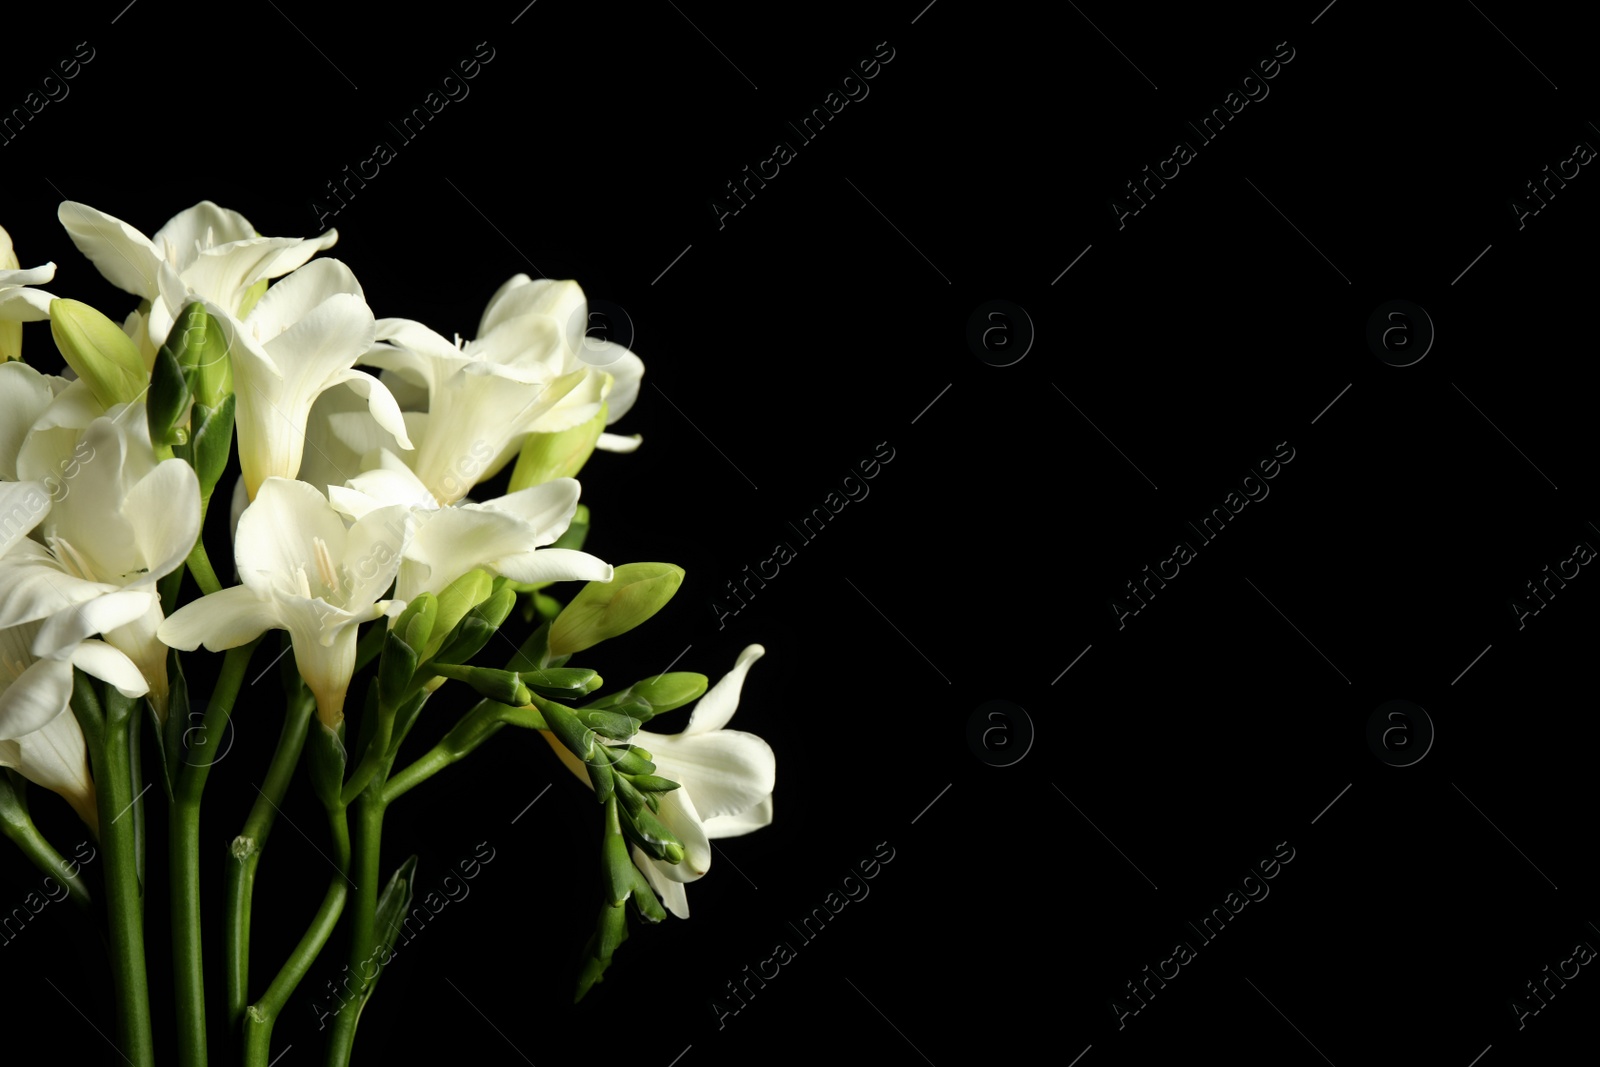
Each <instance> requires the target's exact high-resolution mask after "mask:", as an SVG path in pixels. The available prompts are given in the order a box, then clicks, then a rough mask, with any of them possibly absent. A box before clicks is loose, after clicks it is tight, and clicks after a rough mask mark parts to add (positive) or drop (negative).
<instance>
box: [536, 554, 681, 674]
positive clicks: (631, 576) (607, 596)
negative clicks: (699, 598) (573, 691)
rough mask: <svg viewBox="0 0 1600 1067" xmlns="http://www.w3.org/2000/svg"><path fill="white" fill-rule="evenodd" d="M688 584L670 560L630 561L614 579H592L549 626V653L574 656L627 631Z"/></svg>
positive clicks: (677, 567)
mask: <svg viewBox="0 0 1600 1067" xmlns="http://www.w3.org/2000/svg"><path fill="white" fill-rule="evenodd" d="M682 584H683V568H682V567H679V566H676V565H674V564H671V563H625V564H623V565H622V566H620V567H617V568H616V569H615V576H614V577H613V578H612V580H611V581H609V582H590V583H589V584H587V585H585V586H584V587H583V588H582V589H581V590H579V592H578V595H577V596H575V597H573V598H572V602H571V603H570V604H568V605H567V606H566V608H565V609H563V610H562V612H561V614H560V615H558V616H556V621H555V622H553V623H552V624H551V625H550V652H551V654H552V655H555V656H565V655H571V654H572V653H574V652H582V651H583V650H584V649H586V648H592V647H593V646H595V645H598V644H599V643H600V642H602V641H605V640H607V639H608V638H612V637H616V636H617V635H619V634H625V633H627V632H628V631H629V630H631V629H633V628H634V627H635V626H638V625H639V624H640V623H642V622H644V621H645V620H646V619H648V618H650V616H652V615H654V614H655V613H656V612H658V611H660V610H661V609H662V608H663V607H665V606H666V604H667V601H669V600H671V599H672V597H673V594H675V593H676V592H677V591H678V587H679V586H680V585H682Z"/></svg>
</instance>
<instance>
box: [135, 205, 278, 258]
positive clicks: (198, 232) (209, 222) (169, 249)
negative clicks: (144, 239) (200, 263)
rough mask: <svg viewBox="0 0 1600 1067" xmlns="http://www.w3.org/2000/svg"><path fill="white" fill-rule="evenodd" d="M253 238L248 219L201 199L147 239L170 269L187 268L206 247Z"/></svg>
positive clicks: (254, 232)
mask: <svg viewBox="0 0 1600 1067" xmlns="http://www.w3.org/2000/svg"><path fill="white" fill-rule="evenodd" d="M255 235H256V228H255V227H254V226H252V225H250V220H249V219H247V218H245V217H244V216H243V215H241V214H239V213H238V212H237V211H231V210H229V209H228V208H225V207H218V206H217V205H216V204H214V203H212V202H211V201H210V200H202V201H200V202H199V203H198V204H196V205H195V206H194V207H191V208H186V209H184V210H183V211H180V212H178V213H177V214H176V215H174V216H172V218H170V219H168V220H167V224H166V225H165V226H163V227H161V229H159V230H157V231H156V232H155V234H154V236H152V237H151V238H150V243H151V244H152V245H154V246H155V248H156V250H157V252H158V253H160V255H161V256H162V257H163V258H164V259H166V260H167V262H169V263H171V264H173V265H174V266H188V265H189V264H190V263H193V262H194V260H195V257H196V256H198V255H200V253H201V252H202V251H204V250H205V249H207V248H214V247H215V246H217V245H221V244H227V243H229V242H231V241H242V240H245V239H247V238H251V237H254V236H255Z"/></svg>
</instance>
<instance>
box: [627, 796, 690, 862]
mask: <svg viewBox="0 0 1600 1067" xmlns="http://www.w3.org/2000/svg"><path fill="white" fill-rule="evenodd" d="M622 832H623V833H624V834H627V835H628V838H629V840H631V841H632V842H633V843H634V844H636V845H638V846H639V847H640V848H642V849H644V851H645V852H646V853H647V854H649V855H650V856H653V857H654V858H656V859H658V860H665V861H666V862H668V863H682V862H683V842H681V841H679V840H678V838H677V837H676V836H675V835H674V834H673V832H672V831H671V830H668V829H667V828H666V826H665V825H663V824H662V822H661V820H660V819H658V818H656V817H655V815H654V813H652V812H650V811H649V810H648V809H644V810H640V811H638V812H629V813H628V817H627V818H626V819H624V820H622Z"/></svg>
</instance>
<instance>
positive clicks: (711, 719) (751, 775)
mask: <svg viewBox="0 0 1600 1067" xmlns="http://www.w3.org/2000/svg"><path fill="white" fill-rule="evenodd" d="M765 654H766V649H764V648H762V647H761V646H760V645H749V646H747V647H746V648H745V650H744V651H743V652H741V653H739V659H738V661H737V662H736V663H735V664H734V666H733V670H731V671H729V672H728V673H727V674H725V675H723V676H722V678H721V679H720V680H719V681H718V682H717V683H716V684H715V685H713V686H712V687H711V688H710V689H708V690H707V691H706V693H705V695H704V696H702V697H701V698H700V700H699V702H698V703H697V704H695V707H694V713H693V714H692V715H690V716H689V724H688V725H687V726H685V727H684V729H683V732H682V733H678V734H655V733H650V732H649V731H646V730H640V731H639V732H638V733H636V734H635V735H634V736H633V737H632V738H631V739H630V740H631V742H632V743H633V744H636V745H639V746H640V747H641V748H643V749H644V750H645V751H647V752H649V753H650V754H651V757H652V759H653V760H654V762H655V765H656V773H657V774H659V775H661V776H662V777H664V778H670V779H672V780H673V781H675V782H678V783H679V787H678V788H677V789H674V790H672V791H671V792H670V793H664V794H662V795H661V810H660V811H659V812H658V813H657V815H658V817H659V818H660V819H661V822H662V823H663V824H664V825H665V826H666V828H667V829H669V830H671V831H672V832H673V833H674V834H675V835H676V836H677V838H678V840H679V841H681V842H682V843H683V851H684V857H683V860H682V862H680V863H665V862H662V861H660V860H655V859H652V858H651V857H649V856H648V855H646V854H645V853H644V852H643V851H641V850H640V849H639V848H638V847H637V846H636V847H635V848H634V849H633V861H634V863H635V864H637V865H638V867H639V869H640V870H641V871H643V872H644V876H645V878H647V879H648V880H649V882H650V885H651V887H652V888H654V889H655V891H656V894H657V895H658V896H659V897H660V898H661V903H662V904H664V905H666V907H667V910H668V911H670V912H672V914H674V915H676V916H678V918H680V919H687V918H688V917H689V900H688V897H687V895H686V894H685V892H684V888H683V887H684V884H685V883H688V882H693V881H696V880H698V879H699V878H702V877H704V875H705V873H706V872H707V871H709V870H710V869H711V841H712V840H713V839H715V838H722V837H738V836H740V835H742V834H748V833H752V832H754V831H756V830H759V829H761V828H762V827H763V826H766V825H768V824H769V823H771V822H772V791H773V787H774V785H775V784H776V781H777V773H778V763H777V757H776V756H775V755H773V752H772V747H771V746H770V745H768V744H767V743H766V742H765V741H763V740H762V739H761V738H759V737H757V736H756V735H755V734H751V733H745V732H743V731H740V730H726V729H723V727H724V726H726V725H727V723H728V720H730V719H732V718H733V713H734V712H735V711H737V710H738V709H739V692H740V690H741V689H742V688H743V687H744V678H745V674H746V673H747V672H748V671H749V670H750V665H751V664H753V663H754V662H755V661H756V660H758V659H760V658H761V657H762V656H763V655H765ZM545 739H546V740H547V741H549V742H550V746H551V747H552V748H554V749H555V751H556V755H558V756H560V757H561V760H562V762H563V763H565V764H566V765H567V768H568V769H569V770H571V771H572V772H573V773H574V774H576V775H578V776H579V777H580V778H582V779H583V780H584V781H585V782H587V781H588V780H589V773H588V771H587V769H586V768H585V767H584V765H583V763H582V762H581V761H580V760H579V759H578V758H577V757H576V756H574V755H572V753H571V752H569V751H568V750H567V748H566V746H565V745H563V744H561V742H560V741H558V740H556V738H555V736H554V735H553V734H551V733H549V732H548V731H546V732H545Z"/></svg>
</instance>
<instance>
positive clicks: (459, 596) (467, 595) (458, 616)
mask: <svg viewBox="0 0 1600 1067" xmlns="http://www.w3.org/2000/svg"><path fill="white" fill-rule="evenodd" d="M493 592H494V579H493V578H490V577H489V575H488V572H486V571H484V570H483V569H482V568H475V569H473V570H470V571H468V572H467V573H465V574H463V575H462V576H461V577H459V578H457V579H456V580H455V581H453V582H451V583H450V584H449V585H447V586H445V588H444V592H442V593H440V594H439V607H438V614H437V616H436V617H435V619H434V623H433V634H432V635H431V640H430V643H429V648H428V650H427V651H426V652H424V653H423V657H422V658H423V659H424V660H429V659H432V658H433V657H434V655H435V654H436V653H437V652H438V650H439V648H440V647H441V646H443V644H444V643H445V641H446V640H447V639H448V638H449V637H450V635H451V633H452V632H453V631H454V630H455V628H456V624H457V623H459V622H460V621H461V620H462V619H464V618H466V617H467V613H468V612H470V611H471V610H472V609H473V608H475V607H477V606H478V605H479V604H481V603H483V602H484V601H485V600H487V599H489V595H490V594H491V593H493Z"/></svg>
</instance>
